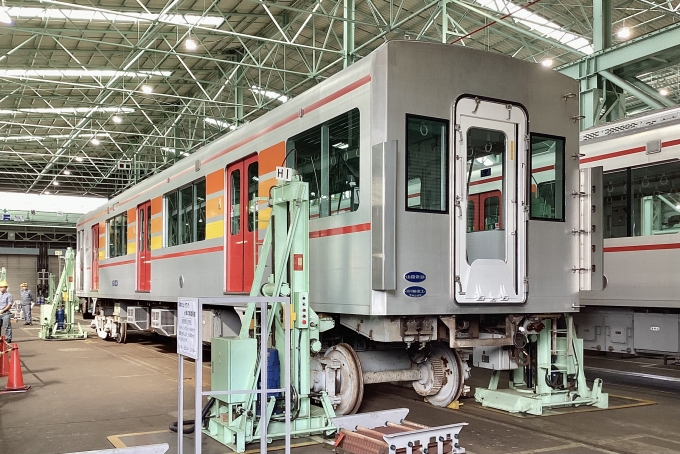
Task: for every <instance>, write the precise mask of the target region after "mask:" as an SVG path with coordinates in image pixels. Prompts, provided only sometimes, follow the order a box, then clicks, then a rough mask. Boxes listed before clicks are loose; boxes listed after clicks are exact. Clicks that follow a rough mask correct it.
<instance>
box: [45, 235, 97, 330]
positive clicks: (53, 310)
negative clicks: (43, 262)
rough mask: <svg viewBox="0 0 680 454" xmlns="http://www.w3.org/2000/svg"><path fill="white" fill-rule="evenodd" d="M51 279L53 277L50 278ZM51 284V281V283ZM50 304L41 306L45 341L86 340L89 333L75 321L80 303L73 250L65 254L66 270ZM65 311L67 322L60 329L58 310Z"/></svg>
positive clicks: (67, 250)
mask: <svg viewBox="0 0 680 454" xmlns="http://www.w3.org/2000/svg"><path fill="white" fill-rule="evenodd" d="M50 277H51V276H50ZM50 283H51V281H50ZM52 287H53V286H52V285H50V298H49V299H48V301H49V302H48V303H46V304H43V305H42V306H40V333H39V334H38V336H39V337H40V338H41V339H44V340H58V339H61V340H66V339H86V338H87V333H86V332H84V331H83V329H82V328H81V326H80V324H79V323H76V321H75V310H76V307H77V306H78V302H77V300H76V296H75V253H74V251H73V249H72V248H67V249H66V254H64V268H63V270H62V271H61V276H60V277H59V284H58V285H57V286H56V288H55V291H54V294H52V292H51V288H52ZM59 308H63V309H64V313H65V314H64V317H65V320H64V322H63V326H62V328H61V329H59V324H58V323H57V317H56V315H57V309H59Z"/></svg>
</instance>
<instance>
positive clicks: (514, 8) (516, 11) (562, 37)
mask: <svg viewBox="0 0 680 454" xmlns="http://www.w3.org/2000/svg"><path fill="white" fill-rule="evenodd" d="M474 1H475V2H476V3H478V4H480V5H482V6H484V7H485V8H489V9H492V10H494V11H498V12H499V13H504V14H508V13H510V14H511V15H512V17H513V19H514V20H515V22H517V23H520V24H522V25H524V26H526V27H528V28H529V29H531V30H535V31H537V32H539V33H540V34H541V35H543V36H545V37H547V38H551V39H554V40H555V41H559V42H561V43H562V44H565V45H567V46H569V47H571V48H573V49H576V50H578V51H579V52H583V53H584V54H587V55H590V54H592V53H593V52H594V49H593V45H592V44H591V43H590V41H588V40H587V39H585V38H582V37H580V36H577V35H575V34H573V33H570V32H568V31H566V30H565V29H564V28H562V27H561V26H560V25H558V24H556V23H555V22H552V21H550V20H548V19H546V18H545V17H543V16H541V15H540V14H536V13H533V12H531V11H529V10H527V9H522V7H521V6H519V5H516V4H514V3H512V2H510V1H508V0H474Z"/></svg>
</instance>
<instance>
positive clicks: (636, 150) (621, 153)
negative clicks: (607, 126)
mask: <svg viewBox="0 0 680 454" xmlns="http://www.w3.org/2000/svg"><path fill="white" fill-rule="evenodd" d="M675 145H680V139H673V140H669V141H667V142H661V148H665V147H673V146H675ZM646 149H647V148H646V147H635V148H628V149H626V150H620V151H613V152H611V153H606V154H603V155H599V156H591V157H589V158H583V159H581V161H580V162H581V164H585V163H587V162H593V161H601V160H603V159H610V158H618V157H619V156H626V155H629V154H634V153H641V152H643V151H645V150H646Z"/></svg>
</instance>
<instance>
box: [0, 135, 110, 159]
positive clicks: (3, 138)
mask: <svg viewBox="0 0 680 454" xmlns="http://www.w3.org/2000/svg"><path fill="white" fill-rule="evenodd" d="M69 137H72V135H71V134H47V135H43V136H35V135H32V134H28V135H22V136H10V135H7V136H4V135H0V142H9V141H22V140H35V141H40V140H47V139H68V138H69ZM78 137H81V138H84V139H90V138H92V137H95V138H96V137H110V135H109V133H106V132H98V133H96V134H92V133H81V134H78ZM77 161H78V162H82V159H80V160H77Z"/></svg>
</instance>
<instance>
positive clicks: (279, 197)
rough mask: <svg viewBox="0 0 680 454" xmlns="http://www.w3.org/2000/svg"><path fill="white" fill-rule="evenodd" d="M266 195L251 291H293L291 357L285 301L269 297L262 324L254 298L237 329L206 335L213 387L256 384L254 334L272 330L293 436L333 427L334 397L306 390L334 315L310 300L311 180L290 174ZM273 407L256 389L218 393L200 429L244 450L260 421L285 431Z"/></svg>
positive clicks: (275, 432) (274, 431) (271, 432)
mask: <svg viewBox="0 0 680 454" xmlns="http://www.w3.org/2000/svg"><path fill="white" fill-rule="evenodd" d="M269 203H270V205H271V207H272V212H271V218H270V221H269V225H268V227H267V233H266V235H265V239H264V243H263V246H262V249H261V251H260V253H259V260H258V264H257V267H256V270H255V278H254V280H253V287H252V289H251V292H250V295H251V296H253V297H255V296H259V295H260V294H263V295H265V296H269V297H273V298H275V297H280V296H290V301H291V312H292V313H291V337H290V339H291V345H290V350H291V351H290V364H285V358H286V355H285V342H284V339H285V328H284V318H283V315H284V314H283V310H282V307H283V306H282V305H281V304H280V303H269V305H268V308H269V309H268V312H267V314H268V320H267V324H268V326H267V327H266V328H265V327H263V326H260V319H261V317H259V316H258V310H257V309H256V305H255V304H254V303H251V304H248V305H247V307H246V310H245V314H244V317H243V320H242V325H241V331H240V334H239V336H238V337H230V338H224V337H222V338H213V339H212V340H211V355H212V376H211V386H212V388H211V389H212V390H214V391H218V390H220V391H222V390H256V389H257V382H258V377H259V376H260V370H261V368H262V367H267V366H266V364H267V361H266V359H265V360H264V361H263V360H262V358H260V356H259V355H258V350H259V349H258V338H259V337H261V333H263V332H269V333H270V335H269V338H268V339H264V342H268V344H269V346H270V348H276V349H277V350H278V353H279V361H280V364H281V368H280V370H281V371H282V374H281V375H282V376H281V378H283V371H284V370H285V369H284V368H286V367H288V368H290V372H291V405H292V406H291V408H292V411H291V434H292V436H294V437H296V436H309V435H312V434H322V433H329V434H330V433H332V432H334V431H335V427H334V426H333V424H332V422H331V418H333V417H335V412H334V411H333V406H332V404H331V401H330V399H329V398H328V395H327V394H326V393H325V392H322V393H317V394H316V395H314V396H312V395H311V394H312V393H311V388H312V384H311V383H310V382H311V374H310V356H311V354H315V353H318V352H319V351H320V350H321V342H320V341H319V338H320V336H319V334H320V333H321V332H322V331H325V330H327V329H330V328H332V327H333V323H334V322H333V320H332V319H324V318H320V317H319V316H318V315H317V314H316V313H315V312H314V311H313V310H312V309H311V307H309V295H308V292H309V266H310V262H309V190H308V185H307V183H304V182H302V181H300V180H299V177H297V176H294V177H293V181H290V182H287V183H285V182H284V183H281V184H279V185H278V186H275V187H273V188H272V190H271V193H270V200H269ZM256 225H257V224H256ZM273 245H276V247H273ZM270 253H272V254H273V257H272V259H273V262H272V263H273V271H274V273H273V274H271V275H270V276H269V278H268V281H267V283H266V284H264V286H261V283H262V282H263V277H264V272H265V266H266V263H267V259H268V257H269V255H270ZM260 340H261V339H260ZM281 383H283V380H281ZM275 407H276V398H275V397H268V401H267V411H266V413H265V414H260V413H259V405H257V398H256V395H255V394H242V395H235V394H230V395H217V396H215V403H214V404H213V406H212V408H211V415H212V416H211V417H210V419H209V422H208V428H207V429H205V430H204V433H206V434H207V435H209V436H210V437H212V438H214V439H216V440H218V441H219V442H221V443H223V444H225V445H227V446H228V447H229V448H231V449H233V450H234V451H236V452H244V451H245V446H246V444H247V443H250V442H252V441H256V440H257V439H259V437H260V433H261V432H260V431H261V430H262V428H263V427H265V424H266V427H267V438H268V439H270V440H272V439H280V438H284V437H285V434H286V433H285V423H284V422H283V415H282V414H276V411H275Z"/></svg>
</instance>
